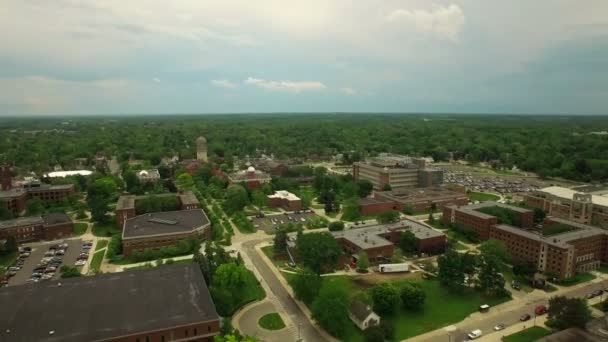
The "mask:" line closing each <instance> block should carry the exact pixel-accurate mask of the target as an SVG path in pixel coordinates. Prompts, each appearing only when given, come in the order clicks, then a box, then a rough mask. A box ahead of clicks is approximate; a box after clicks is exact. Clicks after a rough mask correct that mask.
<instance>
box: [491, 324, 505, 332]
mask: <svg viewBox="0 0 608 342" xmlns="http://www.w3.org/2000/svg"><path fill="white" fill-rule="evenodd" d="M504 328H505V325H504V324H502V323H501V324H498V325H497V326H495V327H494V331H500V330H503V329H504Z"/></svg>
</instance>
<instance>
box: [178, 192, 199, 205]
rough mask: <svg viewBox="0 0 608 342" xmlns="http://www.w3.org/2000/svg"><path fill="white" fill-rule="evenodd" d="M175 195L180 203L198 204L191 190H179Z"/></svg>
mask: <svg viewBox="0 0 608 342" xmlns="http://www.w3.org/2000/svg"><path fill="white" fill-rule="evenodd" d="M177 197H179V201H180V202H181V203H182V205H191V204H199V201H198V198H196V195H194V193H193V192H192V191H184V192H181V193H179V194H177Z"/></svg>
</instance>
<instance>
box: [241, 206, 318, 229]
mask: <svg viewBox="0 0 608 342" xmlns="http://www.w3.org/2000/svg"><path fill="white" fill-rule="evenodd" d="M313 217H317V215H316V214H315V213H313V212H312V211H309V212H299V213H297V214H296V213H283V214H276V215H266V216H265V217H253V218H252V219H251V221H252V223H253V226H254V227H255V228H256V229H263V230H264V231H265V232H266V233H270V234H272V233H274V232H275V231H276V230H277V228H278V227H280V226H282V225H287V224H288V223H290V222H292V223H294V224H295V223H302V224H304V225H306V222H308V220H310V219H311V218H313Z"/></svg>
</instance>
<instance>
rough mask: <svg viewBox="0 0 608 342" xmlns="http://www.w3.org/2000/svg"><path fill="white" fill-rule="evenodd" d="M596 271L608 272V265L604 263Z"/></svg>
mask: <svg viewBox="0 0 608 342" xmlns="http://www.w3.org/2000/svg"><path fill="white" fill-rule="evenodd" d="M596 271H598V272H602V273H606V274H608V265H606V264H602V265H600V268H598V269H597V270H596Z"/></svg>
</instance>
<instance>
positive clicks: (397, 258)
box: [391, 248, 403, 264]
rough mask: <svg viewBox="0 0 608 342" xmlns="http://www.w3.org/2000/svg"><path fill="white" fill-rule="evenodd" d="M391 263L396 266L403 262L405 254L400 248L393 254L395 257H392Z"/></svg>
mask: <svg viewBox="0 0 608 342" xmlns="http://www.w3.org/2000/svg"><path fill="white" fill-rule="evenodd" d="M391 262H392V263H395V264H398V263H401V262H403V252H402V251H401V249H400V248H399V249H395V251H394V252H393V255H392V256H391Z"/></svg>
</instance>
